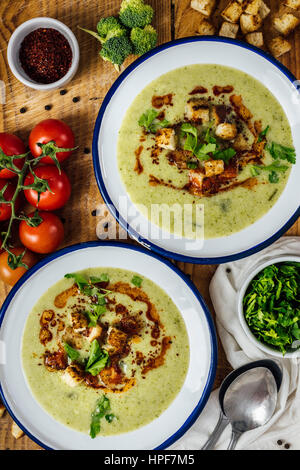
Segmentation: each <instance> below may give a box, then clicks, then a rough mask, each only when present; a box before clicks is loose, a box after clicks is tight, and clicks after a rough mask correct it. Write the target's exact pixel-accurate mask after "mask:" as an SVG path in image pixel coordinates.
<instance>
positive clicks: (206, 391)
mask: <svg viewBox="0 0 300 470" xmlns="http://www.w3.org/2000/svg"><path fill="white" fill-rule="evenodd" d="M99 246H101V247H103V246H113V247H117V248H124V249H127V250H132V251H138V252H140V253H143V254H144V255H147V256H151V257H152V258H155V259H157V260H158V261H160V262H161V263H164V264H165V265H166V266H168V267H169V268H170V269H172V271H174V272H175V273H176V274H177V275H178V276H179V277H180V278H181V279H182V280H183V281H184V282H185V283H186V284H187V286H188V287H189V288H190V289H191V291H192V292H193V294H194V295H195V297H196V298H197V300H198V301H199V303H200V305H201V307H202V309H203V312H204V314H205V317H206V320H207V324H208V328H209V332H210V342H211V363H210V369H209V372H208V378H207V381H206V384H205V387H204V390H203V392H202V396H201V398H200V400H199V402H198V404H197V406H196V407H195V408H194V410H193V411H192V413H191V414H190V416H189V417H188V418H187V420H186V421H185V422H184V423H183V425H182V426H181V427H180V429H179V430H178V431H176V433H174V434H173V435H172V436H170V437H169V438H168V439H167V440H166V441H164V442H163V443H162V444H160V445H159V446H158V447H156V448H155V449H154V450H162V449H165V448H166V447H168V446H170V445H171V444H173V443H174V442H175V441H177V440H178V439H179V438H180V437H181V436H183V434H185V433H186V431H187V430H188V429H189V428H190V427H191V426H192V425H193V424H194V422H195V421H196V419H197V418H198V416H199V415H200V413H201V411H202V409H203V408H204V406H205V404H206V402H207V400H208V398H209V395H210V392H211V389H212V386H213V383H214V379H215V375H216V368H217V359H218V348H217V336H216V330H215V326H214V323H213V320H212V317H211V315H210V312H209V310H208V307H207V306H206V304H205V302H204V300H203V298H202V296H201V295H200V293H199V291H198V290H197V289H196V287H195V285H194V284H193V283H192V281H191V280H190V279H189V278H188V276H186V275H185V273H183V272H182V271H181V270H180V269H178V268H177V267H176V266H174V265H173V264H172V263H171V262H170V261H168V260H166V259H164V258H161V257H160V256H159V255H157V254H156V253H152V252H150V251H147V250H145V249H144V248H142V247H140V246H134V245H128V244H125V243H120V242H104V243H102V242H99V241H94V242H84V243H79V244H76V245H71V246H69V247H66V248H63V249H61V250H59V251H57V252H56V253H53V254H52V255H49V256H47V257H46V258H44V259H43V260H41V261H39V262H38V263H37V264H36V265H34V266H33V267H32V268H30V269H29V270H28V271H27V272H26V273H25V274H24V275H23V276H22V277H21V279H20V280H19V281H18V282H17V283H16V284H15V286H14V287H13V288H12V290H11V291H10V292H9V294H8V296H7V297H6V299H5V301H4V303H3V305H2V307H1V310H0V328H1V325H2V322H3V319H4V316H5V313H6V311H7V309H8V307H9V305H10V303H11V301H12V300H13V298H14V296H15V294H16V293H17V291H18V290H19V289H20V287H21V286H22V285H23V284H24V283H25V281H27V279H29V278H30V277H31V276H32V275H33V274H34V273H35V272H37V271H38V270H39V269H41V268H42V267H43V266H45V265H47V264H48V263H50V262H51V261H53V260H55V259H57V258H60V257H62V256H64V255H66V254H68V253H72V252H73V251H78V250H81V249H84V248H95V247H99ZM0 397H1V400H2V401H3V404H4V406H5V407H6V409H7V411H8V413H9V414H10V416H11V417H12V419H13V420H14V421H15V422H16V424H17V425H18V426H19V427H20V428H21V429H22V430H23V431H24V432H25V434H27V436H28V437H30V439H32V440H33V441H34V442H35V443H36V444H38V445H39V446H41V447H43V448H44V449H46V450H53V449H52V448H51V447H48V446H46V444H44V443H43V442H41V441H40V440H39V439H37V438H36V437H35V436H34V435H32V434H31V433H30V432H29V431H28V430H27V429H26V428H25V427H24V426H23V424H22V423H21V422H20V421H19V420H18V419H17V418H16V416H15V415H14V413H13V412H12V410H11V408H10V406H9V405H8V403H7V401H6V399H5V396H4V393H3V389H2V387H1V383H0ZM99 450H105V449H99Z"/></svg>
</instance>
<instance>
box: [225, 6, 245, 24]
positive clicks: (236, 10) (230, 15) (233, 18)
mask: <svg viewBox="0 0 300 470" xmlns="http://www.w3.org/2000/svg"><path fill="white" fill-rule="evenodd" d="M242 13H243V8H242V6H241V5H240V4H239V3H238V2H235V1H232V2H230V3H229V4H228V5H227V7H226V8H225V9H224V10H223V11H222V13H221V16H222V18H224V20H225V21H229V23H237V22H238V21H239V19H240V16H241V14H242Z"/></svg>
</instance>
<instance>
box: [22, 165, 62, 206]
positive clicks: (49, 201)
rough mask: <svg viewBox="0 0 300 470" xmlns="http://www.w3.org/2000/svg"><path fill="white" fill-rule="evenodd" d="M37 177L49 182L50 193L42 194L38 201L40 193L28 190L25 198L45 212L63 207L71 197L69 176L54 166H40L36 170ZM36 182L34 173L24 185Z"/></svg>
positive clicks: (27, 178)
mask: <svg viewBox="0 0 300 470" xmlns="http://www.w3.org/2000/svg"><path fill="white" fill-rule="evenodd" d="M34 172H35V174H36V176H38V177H39V178H41V179H43V180H47V181H48V184H49V187H50V189H51V192H50V191H45V192H43V193H41V194H40V200H38V192H37V191H35V190H34V189H26V190H25V191H24V194H25V197H26V199H27V201H28V202H29V204H31V205H32V206H34V207H38V208H39V209H41V210H44V211H54V210H56V209H60V208H61V207H63V206H64V205H65V204H66V202H67V201H68V199H69V197H70V195H71V184H70V180H69V178H68V176H67V174H66V173H65V172H64V171H63V170H61V172H59V170H58V168H57V167H56V166H53V165H44V166H39V167H37V168H36V169H35V170H34ZM33 182H34V178H33V175H32V173H29V174H28V175H27V176H26V178H25V181H24V185H25V186H28V185H30V184H32V183H33Z"/></svg>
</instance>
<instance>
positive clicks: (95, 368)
mask: <svg viewBox="0 0 300 470" xmlns="http://www.w3.org/2000/svg"><path fill="white" fill-rule="evenodd" d="M108 360H109V355H108V352H107V351H106V350H105V349H101V348H100V346H99V343H98V341H97V340H96V339H94V341H93V342H92V344H91V349H90V355H89V358H88V362H87V364H86V366H85V370H86V372H89V373H90V374H91V375H93V376H95V375H98V374H99V372H100V371H101V370H102V369H104V367H105V366H106V364H107V362H108Z"/></svg>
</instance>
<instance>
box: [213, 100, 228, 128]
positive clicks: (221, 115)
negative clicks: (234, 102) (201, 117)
mask: <svg viewBox="0 0 300 470" xmlns="http://www.w3.org/2000/svg"><path fill="white" fill-rule="evenodd" d="M228 109H229V108H228V106H225V105H224V104H217V105H214V106H213V107H212V110H211V116H212V118H213V120H214V122H215V125H216V126H218V125H219V124H221V123H222V122H225V121H226V117H227V113H228Z"/></svg>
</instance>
